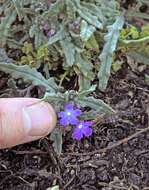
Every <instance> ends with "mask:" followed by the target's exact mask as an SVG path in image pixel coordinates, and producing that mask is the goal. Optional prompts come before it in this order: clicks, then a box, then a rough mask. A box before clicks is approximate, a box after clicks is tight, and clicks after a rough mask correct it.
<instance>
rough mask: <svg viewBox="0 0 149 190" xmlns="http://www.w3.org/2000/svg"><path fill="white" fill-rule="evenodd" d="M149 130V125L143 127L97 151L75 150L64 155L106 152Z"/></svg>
mask: <svg viewBox="0 0 149 190" xmlns="http://www.w3.org/2000/svg"><path fill="white" fill-rule="evenodd" d="M148 130H149V127H147V128H145V129H142V130H140V131H138V132H136V133H134V134H133V135H130V136H129V137H126V138H124V139H122V140H119V141H117V142H116V143H114V144H113V145H111V146H108V147H106V148H102V149H99V150H95V151H92V152H87V153H77V152H73V153H63V154H64V155H71V156H86V155H93V154H98V153H104V152H106V151H108V150H111V149H113V148H115V147H117V146H120V145H121V144H123V143H126V142H128V141H130V140H131V139H133V138H135V137H137V136H138V135H140V134H142V133H144V132H146V131H148Z"/></svg>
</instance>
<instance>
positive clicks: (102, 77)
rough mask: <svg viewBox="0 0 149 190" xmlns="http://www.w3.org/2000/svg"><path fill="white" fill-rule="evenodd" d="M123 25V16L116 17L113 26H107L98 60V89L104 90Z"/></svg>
mask: <svg viewBox="0 0 149 190" xmlns="http://www.w3.org/2000/svg"><path fill="white" fill-rule="evenodd" d="M123 24H124V18H123V16H118V17H117V19H116V21H115V22H114V24H113V25H111V26H108V27H107V28H108V33H107V34H106V35H105V37H104V40H105V45H104V47H103V50H102V53H101V54H100V56H99V58H100V61H101V66H100V70H99V73H98V78H99V88H100V89H101V90H105V89H106V87H107V83H108V79H109V76H110V70H111V64H112V61H113V53H114V51H115V49H116V44H117V41H118V39H119V31H120V30H121V29H122V27H123Z"/></svg>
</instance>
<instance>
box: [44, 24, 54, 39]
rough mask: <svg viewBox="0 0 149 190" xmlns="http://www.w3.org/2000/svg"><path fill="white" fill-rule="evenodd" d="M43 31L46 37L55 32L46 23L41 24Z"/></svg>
mask: <svg viewBox="0 0 149 190" xmlns="http://www.w3.org/2000/svg"><path fill="white" fill-rule="evenodd" d="M43 31H44V32H45V34H46V36H47V37H48V38H50V37H52V36H53V35H54V34H55V30H54V29H50V27H49V25H48V24H47V23H46V24H45V25H44V26H43Z"/></svg>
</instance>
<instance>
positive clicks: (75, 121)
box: [69, 116, 79, 125]
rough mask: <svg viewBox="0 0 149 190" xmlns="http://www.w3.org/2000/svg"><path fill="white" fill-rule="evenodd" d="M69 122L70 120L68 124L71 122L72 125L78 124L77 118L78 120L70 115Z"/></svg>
mask: <svg viewBox="0 0 149 190" xmlns="http://www.w3.org/2000/svg"><path fill="white" fill-rule="evenodd" d="M69 122H70V124H72V125H78V123H79V120H78V119H77V118H76V117H75V116H71V117H70V118H69Z"/></svg>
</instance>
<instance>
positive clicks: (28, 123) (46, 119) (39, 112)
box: [23, 103, 54, 136]
mask: <svg viewBox="0 0 149 190" xmlns="http://www.w3.org/2000/svg"><path fill="white" fill-rule="evenodd" d="M52 120H53V118H52V114H51V111H50V107H49V106H48V105H47V104H45V103H37V104H35V105H32V106H28V107H25V108H23V122H24V128H25V130H26V133H27V134H28V135H29V136H44V135H46V134H47V133H48V132H50V131H51V130H52V128H53V127H54V126H52V123H53V121H52Z"/></svg>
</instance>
